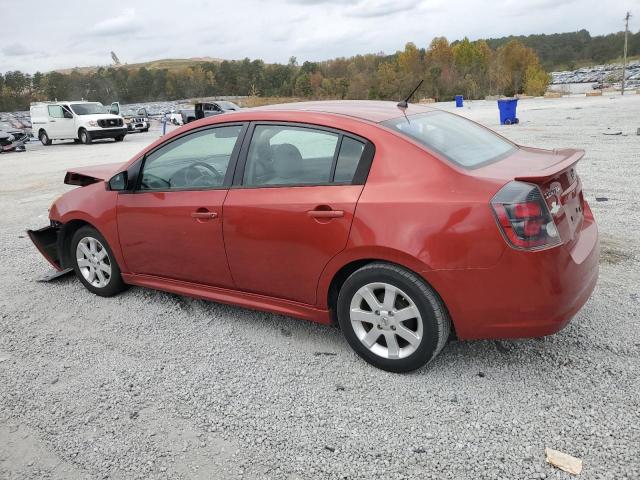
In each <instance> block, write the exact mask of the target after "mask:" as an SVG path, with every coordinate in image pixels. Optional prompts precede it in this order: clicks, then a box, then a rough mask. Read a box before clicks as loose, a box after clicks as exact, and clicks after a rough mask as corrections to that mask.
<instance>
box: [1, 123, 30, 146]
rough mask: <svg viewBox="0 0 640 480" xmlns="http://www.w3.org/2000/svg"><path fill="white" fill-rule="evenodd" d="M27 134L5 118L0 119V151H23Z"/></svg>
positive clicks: (27, 137)
mask: <svg viewBox="0 0 640 480" xmlns="http://www.w3.org/2000/svg"><path fill="white" fill-rule="evenodd" d="M28 140H29V134H28V133H27V132H26V130H25V129H24V128H16V127H15V124H14V123H13V122H10V121H8V120H7V119H4V120H0V152H11V151H24V149H25V148H24V144H25V143H26V142H27V141H28Z"/></svg>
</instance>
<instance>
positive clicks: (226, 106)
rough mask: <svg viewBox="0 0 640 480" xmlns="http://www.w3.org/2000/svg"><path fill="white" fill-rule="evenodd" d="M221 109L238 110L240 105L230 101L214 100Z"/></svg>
mask: <svg viewBox="0 0 640 480" xmlns="http://www.w3.org/2000/svg"><path fill="white" fill-rule="evenodd" d="M216 103H217V104H218V105H220V108H222V109H223V110H240V107H239V106H237V105H236V104H235V103H232V102H216Z"/></svg>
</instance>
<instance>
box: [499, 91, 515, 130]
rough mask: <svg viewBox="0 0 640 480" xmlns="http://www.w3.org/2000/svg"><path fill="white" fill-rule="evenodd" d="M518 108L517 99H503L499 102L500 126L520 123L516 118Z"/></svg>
mask: <svg viewBox="0 0 640 480" xmlns="http://www.w3.org/2000/svg"><path fill="white" fill-rule="evenodd" d="M517 107H518V99H517V98H501V99H500V100H498V110H500V125H511V124H513V123H518V118H517V117H516V108H517Z"/></svg>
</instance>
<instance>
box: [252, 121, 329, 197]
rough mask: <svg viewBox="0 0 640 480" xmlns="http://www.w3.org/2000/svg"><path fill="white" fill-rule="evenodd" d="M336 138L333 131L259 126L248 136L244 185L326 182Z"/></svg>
mask: <svg viewBox="0 0 640 480" xmlns="http://www.w3.org/2000/svg"><path fill="white" fill-rule="evenodd" d="M339 139H340V135H338V134H336V133H332V132H327V131H323V130H316V129H314V128H304V127H293V126H282V125H258V126H256V128H255V130H254V132H253V137H252V138H251V145H250V147H249V153H248V155H247V162H246V165H245V169H244V179H243V184H244V185H245V186H250V187H257V186H267V185H289V186H291V185H323V184H328V183H330V182H331V168H332V166H333V160H334V158H335V154H336V150H337V147H338V141H339Z"/></svg>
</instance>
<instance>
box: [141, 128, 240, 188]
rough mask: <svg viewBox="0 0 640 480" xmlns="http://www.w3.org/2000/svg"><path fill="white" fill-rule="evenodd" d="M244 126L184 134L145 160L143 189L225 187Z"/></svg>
mask: <svg viewBox="0 0 640 480" xmlns="http://www.w3.org/2000/svg"><path fill="white" fill-rule="evenodd" d="M241 130H242V126H241V125H233V126H226V127H217V128H212V129H208V130H203V131H200V132H196V133H192V134H190V135H185V136H184V137H181V138H179V139H178V140H175V141H173V142H171V143H170V144H168V145H166V146H164V147H161V148H159V149H158V150H156V151H155V152H153V153H152V154H150V155H149V156H148V157H147V159H146V160H145V163H144V166H143V170H142V180H141V183H140V189H141V190H190V189H203V188H216V187H221V186H223V183H224V178H225V175H226V173H227V169H228V168H229V161H230V160H231V155H232V153H233V149H234V148H235V145H236V143H237V141H238V137H239V136H240V132H241Z"/></svg>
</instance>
